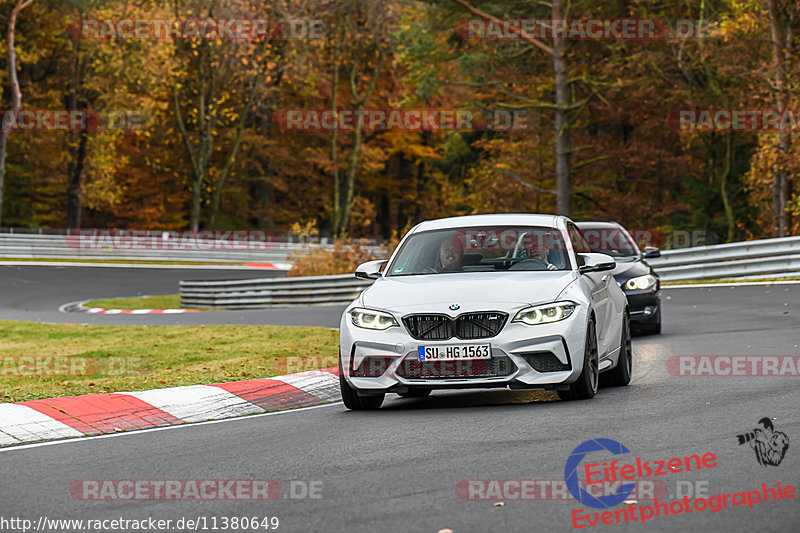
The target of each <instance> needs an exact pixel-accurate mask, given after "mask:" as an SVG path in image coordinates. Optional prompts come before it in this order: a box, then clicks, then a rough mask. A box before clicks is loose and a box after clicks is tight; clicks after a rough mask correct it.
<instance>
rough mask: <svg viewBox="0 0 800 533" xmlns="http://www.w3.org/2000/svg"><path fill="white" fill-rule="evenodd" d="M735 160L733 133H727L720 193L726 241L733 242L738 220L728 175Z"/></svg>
mask: <svg viewBox="0 0 800 533" xmlns="http://www.w3.org/2000/svg"><path fill="white" fill-rule="evenodd" d="M732 162H733V135H731V133H730V132H727V133H725V168H724V169H723V171H722V175H721V176H720V180H719V193H720V195H721V196H722V206H723V207H724V208H725V221H726V222H727V224H728V237H727V239H726V240H725V242H733V237H734V231H735V229H736V220H735V218H734V215H733V206H732V205H731V200H730V197H729V196H728V177H729V176H730V174H731V167H732V166H733V165H732Z"/></svg>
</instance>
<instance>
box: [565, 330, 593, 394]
mask: <svg viewBox="0 0 800 533" xmlns="http://www.w3.org/2000/svg"><path fill="white" fill-rule="evenodd" d="M599 381H600V361H599V360H598V355H597V334H596V332H595V325H594V320H589V325H588V326H587V328H586V348H585V350H584V353H583V367H582V368H581V375H580V376H578V379H577V380H576V381H575V382H574V383H572V384H571V385H570V386H569V389H568V390H560V391H558V397H559V398H561V399H562V400H588V399H589V398H594V395H595V394H597V384H598V382H599Z"/></svg>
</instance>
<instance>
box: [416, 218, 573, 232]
mask: <svg viewBox="0 0 800 533" xmlns="http://www.w3.org/2000/svg"><path fill="white" fill-rule="evenodd" d="M559 218H560V217H559V216H557V215H540V214H527V213H504V214H494V215H466V216H461V217H449V218H439V219H436V220H426V221H425V222H421V223H419V224H418V225H417V226H416V229H415V232H417V231H429V230H437V229H450V228H464V227H476V226H477V227H481V226H541V227H545V228H558V219H559Z"/></svg>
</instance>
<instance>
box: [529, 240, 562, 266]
mask: <svg viewBox="0 0 800 533" xmlns="http://www.w3.org/2000/svg"><path fill="white" fill-rule="evenodd" d="M549 237H550V236H549V235H532V238H531V241H530V246H529V247H528V248H527V249H526V251H527V253H528V259H537V260H539V261H541V262H542V263H544V264H545V267H546V268H547V270H558V267H557V266H555V265H554V264H552V263H551V262H550V261H549V259H548V256H549V254H550V238H549Z"/></svg>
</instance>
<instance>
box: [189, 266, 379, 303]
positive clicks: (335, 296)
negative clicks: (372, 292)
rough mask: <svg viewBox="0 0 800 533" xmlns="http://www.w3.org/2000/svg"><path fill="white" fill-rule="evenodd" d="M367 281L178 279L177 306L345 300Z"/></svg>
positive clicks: (345, 278) (343, 278) (334, 278)
mask: <svg viewBox="0 0 800 533" xmlns="http://www.w3.org/2000/svg"><path fill="white" fill-rule="evenodd" d="M371 284H372V282H371V281H366V280H360V279H356V278H355V277H354V276H353V275H352V274H342V275H339V276H310V277H301V278H278V279H275V278H267V279H247V280H233V281H181V283H180V292H181V307H199V308H209V307H220V308H225V309H252V308H261V307H287V306H292V305H302V306H308V305H337V304H342V303H349V302H350V301H352V300H353V299H355V298H356V297H357V296H358V295H359V294H361V291H363V290H364V289H365V288H367V287H369V286H370V285H371Z"/></svg>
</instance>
